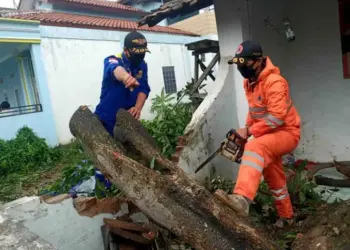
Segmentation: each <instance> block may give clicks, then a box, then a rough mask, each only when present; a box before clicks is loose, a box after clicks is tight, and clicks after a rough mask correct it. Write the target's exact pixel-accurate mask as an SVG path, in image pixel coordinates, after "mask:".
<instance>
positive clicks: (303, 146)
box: [215, 0, 350, 162]
mask: <svg viewBox="0 0 350 250" xmlns="http://www.w3.org/2000/svg"><path fill="white" fill-rule="evenodd" d="M243 2H245V1H241V4H242V3H243ZM218 3H221V1H220V0H218V1H217V2H216V5H218ZM247 4H248V5H247V11H246V14H247V18H246V17H245V16H244V15H243V12H244V8H241V9H240V13H242V16H241V29H242V30H239V28H237V27H236V28H234V26H233V25H230V23H231V22H232V21H233V20H235V18H233V17H231V18H227V19H226V20H224V18H223V17H222V16H223V15H225V13H226V12H228V8H221V9H220V8H217V7H216V6H215V7H216V13H217V16H221V18H218V28H219V29H220V30H221V31H220V32H222V33H223V35H221V36H220V34H219V37H220V45H221V50H223V49H225V48H224V47H223V44H225V47H226V44H227V49H230V47H229V46H231V50H232V53H234V50H235V48H236V46H237V44H238V43H237V42H238V41H234V38H233V36H232V34H234V32H232V30H236V33H237V36H238V37H240V34H241V33H242V32H243V36H241V38H243V40H244V39H246V38H252V39H253V40H256V41H258V42H260V43H261V44H262V46H263V49H264V53H265V55H268V56H270V57H271V59H272V61H273V62H274V64H276V65H277V66H279V67H280V69H281V72H282V74H283V75H284V76H285V77H286V79H287V80H288V81H289V85H290V89H291V95H292V99H293V101H294V105H295V106H296V107H297V110H298V111H299V113H300V115H301V118H302V122H303V124H302V139H301V142H300V144H299V147H298V149H297V150H296V151H295V153H296V156H297V157H298V158H302V159H309V160H313V161H321V162H322V161H331V160H333V158H336V159H337V160H349V159H348V158H349V151H350V149H349V148H350V130H349V125H350V99H349V93H350V91H349V90H350V85H349V83H350V80H344V79H343V73H342V69H343V67H342V57H341V45H340V34H339V33H340V32H339V21H338V18H339V17H338V6H337V1H336V0H332V1H317V0H310V1H303V0H297V1H285V0H284V1H281V0H266V1H264V2H262V1H259V0H250V1H249V2H247ZM316 6H317V7H316ZM284 16H287V17H289V19H290V21H291V25H292V27H293V29H294V31H295V34H296V40H295V41H294V42H288V41H287V40H286V37H285V34H284V27H283V24H282V18H283V17H284ZM267 17H270V20H271V24H272V25H274V26H276V27H277V28H278V29H279V33H278V32H276V31H274V30H273V29H271V28H270V27H266V26H265V23H264V19H266V18H267ZM219 26H220V27H219ZM223 30H224V31H223ZM236 40H239V39H236ZM232 81H233V82H234V83H235V85H236V90H235V91H236V105H237V110H238V111H237V113H238V114H237V115H238V119H239V125H240V126H242V125H243V124H244V120H245V116H246V114H247V103H246V100H245V97H244V92H243V90H242V89H241V86H240V79H239V76H237V77H235V78H234V79H232ZM223 132H225V131H221V133H223Z"/></svg>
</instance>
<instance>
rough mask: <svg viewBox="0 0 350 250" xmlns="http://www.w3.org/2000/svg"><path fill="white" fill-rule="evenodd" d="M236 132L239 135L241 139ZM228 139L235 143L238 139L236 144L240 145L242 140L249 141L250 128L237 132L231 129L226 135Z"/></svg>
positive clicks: (240, 129)
mask: <svg viewBox="0 0 350 250" xmlns="http://www.w3.org/2000/svg"><path fill="white" fill-rule="evenodd" d="M234 132H236V133H237V134H238V136H239V137H241V138H239V137H238V136H237V135H236V134H235V133H234ZM226 138H227V139H229V140H231V141H233V140H234V139H236V143H240V142H241V140H247V139H248V128H239V129H237V130H234V129H231V130H230V131H229V132H227V134H226Z"/></svg>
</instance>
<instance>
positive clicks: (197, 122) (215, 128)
mask: <svg viewBox="0 0 350 250" xmlns="http://www.w3.org/2000/svg"><path fill="white" fill-rule="evenodd" d="M214 2H215V9H216V10H217V11H218V13H220V14H219V15H216V19H217V26H218V37H219V44H220V52H221V62H220V65H219V70H218V72H217V74H216V75H217V78H216V81H215V82H214V84H213V88H212V90H211V91H210V92H209V95H208V96H207V98H206V99H205V100H204V101H203V102H202V104H201V105H200V106H199V108H198V109H197V110H196V112H195V113H194V115H193V118H192V120H191V122H190V124H189V125H188V127H187V128H186V131H185V136H186V139H187V140H188V143H187V145H186V146H185V147H184V149H183V151H182V153H181V157H180V161H179V166H180V167H181V168H183V169H184V170H185V171H186V172H188V173H190V174H193V175H194V170H195V169H196V168H197V167H198V166H199V164H200V163H202V162H203V161H204V160H205V159H206V158H207V157H208V155H209V154H212V153H213V152H214V151H215V150H216V149H217V148H218V147H219V146H220V143H221V142H222V141H223V140H224V139H225V135H226V132H227V131H229V130H230V129H231V128H237V127H238V126H239V119H238V118H239V117H238V111H237V110H240V108H241V106H242V103H241V100H242V93H243V95H244V90H243V79H242V77H241V75H240V74H239V72H238V71H237V70H236V69H235V68H234V67H229V65H228V64H227V61H228V59H231V58H232V57H233V55H234V53H235V49H236V47H237V46H238V44H239V43H241V41H242V40H243V39H246V38H247V36H248V33H249V32H247V31H246V30H245V26H244V27H242V20H244V19H245V18H246V15H245V13H246V11H245V10H246V5H245V1H223V0H216V1H214ZM228 10H229V11H228ZM243 100H244V99H243ZM210 166H215V167H216V170H217V173H218V174H219V175H221V176H223V177H225V178H231V177H232V178H234V177H235V176H236V174H237V171H238V168H237V165H236V164H234V163H232V162H231V161H229V160H226V159H225V158H223V157H216V158H215V159H214V160H213V161H212V162H211V163H210V165H209V166H207V168H205V169H203V170H202V171H200V172H198V173H197V174H196V175H194V177H195V178H196V179H197V180H198V181H204V179H205V177H207V176H208V175H209V169H210Z"/></svg>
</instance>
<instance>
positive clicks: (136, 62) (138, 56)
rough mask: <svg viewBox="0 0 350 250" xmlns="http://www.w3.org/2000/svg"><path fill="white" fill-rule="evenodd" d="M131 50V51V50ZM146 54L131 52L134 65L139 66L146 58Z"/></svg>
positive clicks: (131, 60) (131, 61)
mask: <svg viewBox="0 0 350 250" xmlns="http://www.w3.org/2000/svg"><path fill="white" fill-rule="evenodd" d="M129 52H130V51H129ZM145 56H146V54H135V53H132V52H130V58H129V60H130V63H131V65H132V66H133V67H138V66H140V64H141V63H142V61H143V59H145Z"/></svg>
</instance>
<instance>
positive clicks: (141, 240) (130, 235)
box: [109, 228, 152, 245]
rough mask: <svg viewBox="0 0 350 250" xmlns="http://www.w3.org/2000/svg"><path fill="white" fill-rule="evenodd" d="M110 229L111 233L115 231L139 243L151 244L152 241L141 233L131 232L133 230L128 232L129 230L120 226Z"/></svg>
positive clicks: (116, 233)
mask: <svg viewBox="0 0 350 250" xmlns="http://www.w3.org/2000/svg"><path fill="white" fill-rule="evenodd" d="M109 230H110V232H111V233H113V234H115V235H118V236H120V237H123V238H125V239H130V240H132V241H135V242H137V243H141V244H144V245H149V244H151V243H152V241H151V240H149V239H145V238H144V237H142V236H141V235H138V234H135V233H131V232H128V231H126V230H123V229H120V228H110V229H109Z"/></svg>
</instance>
